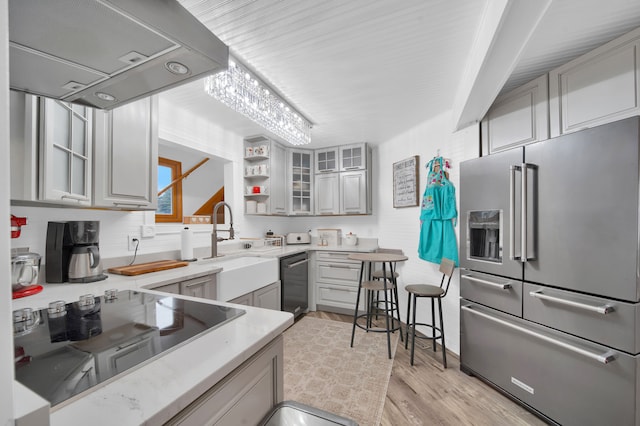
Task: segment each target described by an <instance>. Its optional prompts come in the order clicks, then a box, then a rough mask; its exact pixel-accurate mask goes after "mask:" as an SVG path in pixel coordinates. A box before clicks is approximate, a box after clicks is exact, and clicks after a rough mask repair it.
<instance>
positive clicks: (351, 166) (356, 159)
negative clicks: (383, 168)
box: [340, 143, 369, 172]
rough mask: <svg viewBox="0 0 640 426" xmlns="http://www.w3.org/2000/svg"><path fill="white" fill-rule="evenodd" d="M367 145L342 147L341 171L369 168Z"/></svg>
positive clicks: (359, 144)
mask: <svg viewBox="0 0 640 426" xmlns="http://www.w3.org/2000/svg"><path fill="white" fill-rule="evenodd" d="M368 156H369V154H368V149H367V144H366V143H357V144H353V145H344V146H341V147H340V171H341V172H346V171H350V170H366V169H367V166H368Z"/></svg>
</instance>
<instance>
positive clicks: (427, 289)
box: [404, 258, 455, 368]
mask: <svg viewBox="0 0 640 426" xmlns="http://www.w3.org/2000/svg"><path fill="white" fill-rule="evenodd" d="M454 269H455V263H454V262H453V261H452V260H449V259H445V258H443V259H442V260H441V261H440V269H439V270H440V272H442V279H441V280H440V286H439V287H438V286H435V285H429V284H412V285H408V286H405V288H404V289H405V291H406V292H407V293H408V295H409V297H408V302H407V327H406V333H407V334H406V337H407V338H406V339H405V341H404V348H405V349H407V346H408V344H409V329H411V365H413V354H414V349H415V343H416V326H418V325H422V326H424V327H429V328H430V329H431V337H428V336H418V338H419V339H429V340H431V342H432V346H433V351H434V352H435V351H436V340H438V339H440V340H441V344H442V365H443V366H444V368H447V347H446V345H445V343H444V325H443V323H442V298H443V297H445V296H446V295H447V292H448V291H449V284H450V283H451V276H452V275H453V270H454ZM447 277H448V279H447V284H446V286H445V283H444V280H445V278H447ZM420 297H428V298H429V299H431V324H426V323H419V322H416V300H417V299H418V298H420ZM436 299H438V313H439V315H438V316H439V319H440V326H439V327H437V326H436V314H435V306H434V305H435V303H434V302H435V300H436ZM412 305H413V308H412ZM412 309H413V317H412V320H411V322H409V318H411V311H412Z"/></svg>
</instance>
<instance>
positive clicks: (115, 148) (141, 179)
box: [94, 96, 158, 210]
mask: <svg viewBox="0 0 640 426" xmlns="http://www.w3.org/2000/svg"><path fill="white" fill-rule="evenodd" d="M157 115H158V100H157V97H155V96H152V97H148V98H144V99H141V100H138V101H135V102H132V103H129V104H126V105H124V106H121V107H118V108H116V109H114V110H112V111H109V112H103V111H96V125H95V130H96V131H95V135H96V138H95V140H96V142H95V182H94V205H96V206H100V207H111V208H122V209H132V210H155V209H156V208H157V198H158V197H157V176H158V120H157Z"/></svg>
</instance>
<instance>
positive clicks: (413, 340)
mask: <svg viewBox="0 0 640 426" xmlns="http://www.w3.org/2000/svg"><path fill="white" fill-rule="evenodd" d="M416 299H417V297H416V295H415V294H414V295H413V320H412V321H413V323H412V325H411V365H413V353H414V351H415V347H416Z"/></svg>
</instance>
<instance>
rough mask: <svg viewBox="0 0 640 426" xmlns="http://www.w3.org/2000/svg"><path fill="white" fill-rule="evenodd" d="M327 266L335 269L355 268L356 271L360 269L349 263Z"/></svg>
mask: <svg viewBox="0 0 640 426" xmlns="http://www.w3.org/2000/svg"><path fill="white" fill-rule="evenodd" d="M326 266H328V267H329V268H334V269H353V270H354V271H356V270H358V271H359V270H360V268H352V267H351V266H348V265H326Z"/></svg>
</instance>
